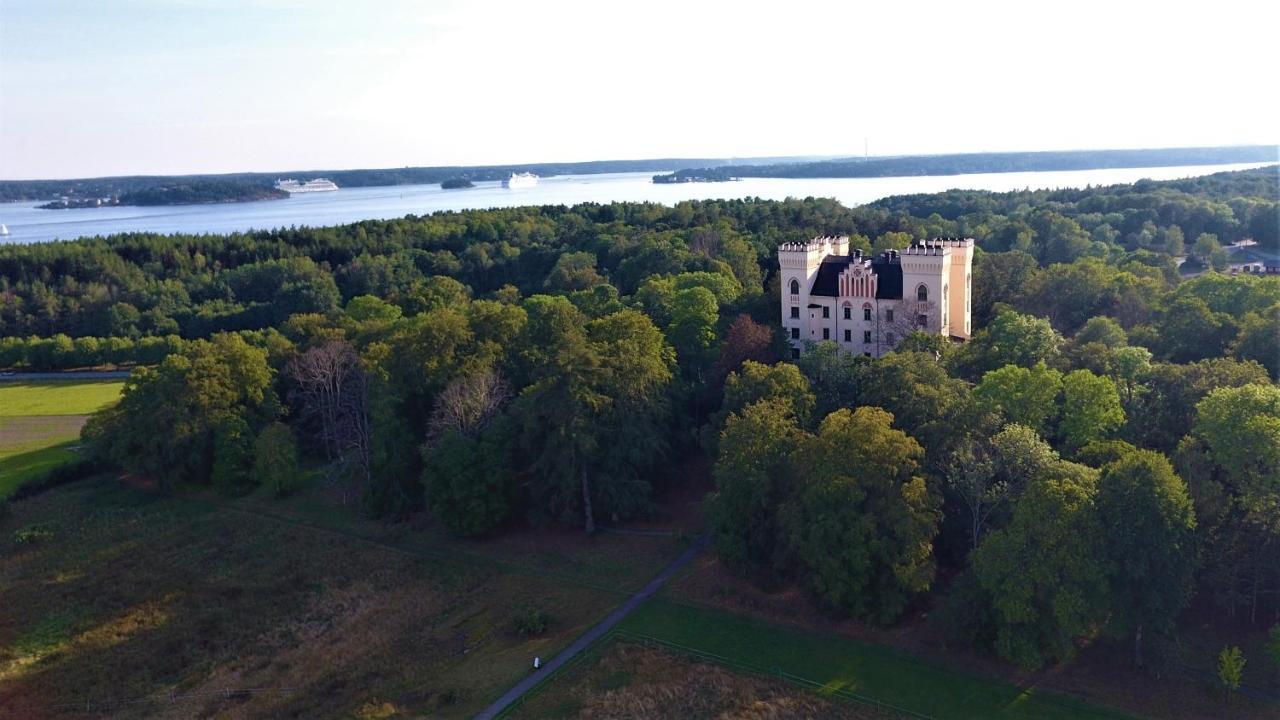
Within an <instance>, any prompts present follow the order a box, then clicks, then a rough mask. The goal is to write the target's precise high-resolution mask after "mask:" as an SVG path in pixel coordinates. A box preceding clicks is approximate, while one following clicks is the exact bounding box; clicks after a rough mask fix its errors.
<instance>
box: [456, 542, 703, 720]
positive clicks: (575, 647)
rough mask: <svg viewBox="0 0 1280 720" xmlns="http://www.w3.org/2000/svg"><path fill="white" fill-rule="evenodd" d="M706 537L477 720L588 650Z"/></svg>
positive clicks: (489, 716)
mask: <svg viewBox="0 0 1280 720" xmlns="http://www.w3.org/2000/svg"><path fill="white" fill-rule="evenodd" d="M707 539H708V538H707V536H705V535H704V536H702V537H700V538H698V539H697V540H696V541H694V543H693V544H692V545H690V546H689V548H688V549H687V550H685V551H684V552H683V553H680V557H677V558H676V559H675V560H672V561H671V564H670V565H667V566H666V567H665V568H663V570H662V572H660V573H658V574H657V575H656V576H655V577H654V578H653V579H652V580H650V581H649V583H648V584H647V585H645V586H644V587H643V588H640V590H639V591H637V592H636V594H634V595H632V596H631V597H629V598H627V600H626V601H625V602H623V603H622V604H621V605H619V606H618V607H617V608H615V609H614V611H613V612H611V613H609V615H608V616H607V617H606V618H605V619H604V620H601V621H600V623H599V624H597V625H596V626H595V627H593V628H591V629H590V630H588V631H587V632H586V633H584V634H583V635H582V637H580V638H578V639H577V640H575V641H573V644H572V645H570V646H569V647H567V648H565V649H564V650H563V651H561V653H560V654H559V655H556V656H555V657H554V658H551V659H550V660H548V661H547V662H546V663H544V664H543V665H542V667H541V668H540V669H538V670H536V671H534V672H532V673H531V674H530V675H529V676H528V677H526V678H525V679H523V680H521V681H520V682H518V683H516V686H515V687H513V688H511V689H510V690H508V691H506V692H505V693H503V694H502V697H500V698H498V699H497V700H495V701H494V702H493V704H492V705H490V706H489V707H487V708H485V709H484V710H483V711H481V712H480V714H478V715H476V720H492V718H496V717H498V716H499V715H501V714H502V712H503V711H505V710H506V709H507V708H509V707H511V705H512V704H514V703H515V702H516V701H517V700H519V699H520V698H521V697H523V696H524V694H525V693H527V692H529V691H530V690H532V689H533V688H534V687H536V686H537V685H538V683H541V682H542V680H543V679H544V678H546V677H547V676H549V675H551V674H552V673H554V672H555V671H556V670H558V669H560V667H562V666H563V665H564V664H565V663H567V662H569V661H570V660H572V659H573V658H574V657H575V656H577V655H578V653H581V652H582V651H583V650H586V649H587V648H588V647H590V646H591V644H592V643H594V642H595V641H597V640H599V639H600V638H601V637H603V636H604V634H605V633H607V632H609V631H610V630H612V629H613V628H614V627H615V626H617V624H618V623H620V622H622V619H623V618H625V617H626V616H628V615H630V614H631V612H632V611H633V610H635V609H636V608H637V607H640V605H641V604H642V603H643V602H644V601H646V600H648V599H649V598H651V597H653V594H654V593H656V592H657V591H658V589H659V588H661V587H662V586H663V584H664V583H666V582H667V580H669V579H671V576H672V575H674V574H676V572H677V571H679V570H680V568H682V567H684V566H685V565H687V564H688V563H689V561H690V560H692V559H693V558H694V557H696V556H697V555H698V553H700V552H702V550H703V548H705V547H706V546H707ZM529 661H530V663H532V662H533V659H532V658H530V659H529Z"/></svg>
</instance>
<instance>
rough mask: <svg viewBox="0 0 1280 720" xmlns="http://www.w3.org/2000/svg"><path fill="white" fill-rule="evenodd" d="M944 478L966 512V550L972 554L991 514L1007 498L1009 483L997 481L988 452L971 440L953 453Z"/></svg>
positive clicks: (993, 465)
mask: <svg viewBox="0 0 1280 720" xmlns="http://www.w3.org/2000/svg"><path fill="white" fill-rule="evenodd" d="M946 479H947V486H948V487H949V488H950V489H951V490H952V492H954V493H955V494H956V496H957V497H959V498H960V500H961V502H963V503H964V506H965V509H966V510H967V511H968V513H969V517H968V520H969V523H968V524H969V541H970V545H969V552H970V553H972V552H973V551H975V550H977V549H978V540H979V539H980V538H981V537H982V532H983V530H985V529H986V526H987V520H988V518H990V517H991V513H993V512H994V511H995V510H996V508H997V507H999V505H1000V503H1001V502H1002V501H1003V500H1005V499H1006V498H1007V497H1008V485H1007V483H1003V482H999V481H997V479H996V471H995V462H994V461H993V460H992V459H991V457H990V455H989V453H988V452H987V451H986V450H985V449H984V448H983V447H982V446H981V445H978V444H977V443H972V442H971V443H967V444H965V445H962V446H961V447H959V448H957V449H956V451H954V452H953V453H952V457H951V462H950V463H949V464H948V465H947V471H946Z"/></svg>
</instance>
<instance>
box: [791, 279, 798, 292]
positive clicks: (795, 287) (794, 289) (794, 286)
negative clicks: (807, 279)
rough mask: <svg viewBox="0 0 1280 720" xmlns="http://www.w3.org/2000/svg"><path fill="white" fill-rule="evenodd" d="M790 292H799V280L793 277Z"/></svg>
mask: <svg viewBox="0 0 1280 720" xmlns="http://www.w3.org/2000/svg"><path fill="white" fill-rule="evenodd" d="M791 294H792V295H799V294H800V281H799V280H796V279H795V278H791Z"/></svg>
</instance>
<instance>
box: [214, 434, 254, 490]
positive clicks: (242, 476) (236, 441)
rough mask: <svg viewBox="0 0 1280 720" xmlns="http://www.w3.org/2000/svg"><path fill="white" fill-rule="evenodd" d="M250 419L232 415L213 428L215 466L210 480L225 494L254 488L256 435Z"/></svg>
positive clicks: (216, 488) (215, 487)
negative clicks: (248, 420)
mask: <svg viewBox="0 0 1280 720" xmlns="http://www.w3.org/2000/svg"><path fill="white" fill-rule="evenodd" d="M251 432H252V431H251V430H250V429H249V423H247V422H245V421H244V418H242V417H241V416H240V415H238V414H237V415H232V416H230V417H228V418H226V419H224V420H222V421H221V422H219V423H218V424H217V425H215V426H214V428H213V467H212V468H211V469H210V481H211V483H212V485H213V487H214V489H215V490H217V491H218V492H220V493H222V494H223V495H231V496H235V495H243V494H245V493H247V492H249V491H250V490H252V489H253V486H254V484H255V481H256V480H257V478H256V477H255V476H254V474H253V462H254V454H253V450H254V447H253V435H252V434H251Z"/></svg>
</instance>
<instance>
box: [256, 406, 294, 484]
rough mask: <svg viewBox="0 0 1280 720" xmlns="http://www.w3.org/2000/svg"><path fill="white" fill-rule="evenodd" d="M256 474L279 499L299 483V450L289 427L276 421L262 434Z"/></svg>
mask: <svg viewBox="0 0 1280 720" xmlns="http://www.w3.org/2000/svg"><path fill="white" fill-rule="evenodd" d="M253 474H254V475H255V476H256V477H257V479H258V482H259V483H261V484H263V485H266V486H267V487H269V488H271V490H272V492H273V493H275V496H276V497H284V496H285V495H288V494H289V493H290V492H292V491H293V489H294V487H295V485H296V484H297V482H298V447H297V445H296V443H294V441H293V433H292V432H291V431H290V430H289V426H288V425H285V424H284V423H282V422H273V423H271V424H269V425H267V426H266V427H264V428H262V432H260V433H258V439H257V440H255V441H254V444H253Z"/></svg>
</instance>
